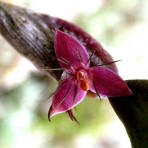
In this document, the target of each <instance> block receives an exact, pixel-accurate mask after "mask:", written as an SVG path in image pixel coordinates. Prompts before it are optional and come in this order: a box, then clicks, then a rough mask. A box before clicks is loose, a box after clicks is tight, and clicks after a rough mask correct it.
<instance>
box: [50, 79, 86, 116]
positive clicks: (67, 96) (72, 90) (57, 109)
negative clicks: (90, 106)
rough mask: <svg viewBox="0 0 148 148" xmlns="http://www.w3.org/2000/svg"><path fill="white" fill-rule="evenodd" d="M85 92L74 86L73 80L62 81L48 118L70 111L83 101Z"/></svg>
mask: <svg viewBox="0 0 148 148" xmlns="http://www.w3.org/2000/svg"><path fill="white" fill-rule="evenodd" d="M86 92H87V91H83V90H81V89H80V87H79V86H77V85H76V84H75V80H71V79H70V78H67V79H65V80H63V82H62V84H60V86H59V87H58V88H57V92H56V93H55V95H54V97H53V101H52V105H51V107H50V109H49V118H50V117H51V116H53V115H56V114H59V113H63V112H66V111H68V110H70V109H72V108H73V107H74V106H76V105H77V104H79V103H80V102H81V101H82V100H83V99H84V97H85V95H86Z"/></svg>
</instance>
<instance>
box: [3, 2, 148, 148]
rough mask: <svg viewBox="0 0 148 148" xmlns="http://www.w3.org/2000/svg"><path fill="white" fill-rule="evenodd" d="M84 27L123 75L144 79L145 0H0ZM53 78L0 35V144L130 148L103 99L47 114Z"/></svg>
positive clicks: (147, 74)
mask: <svg viewBox="0 0 148 148" xmlns="http://www.w3.org/2000/svg"><path fill="white" fill-rule="evenodd" d="M3 1H4V2H8V3H11V4H15V5H19V6H22V7H26V8H29V9H32V10H34V11H36V12H41V13H47V14H50V15H52V16H56V17H60V18H63V19H66V20H68V21H71V22H73V23H75V24H77V25H79V26H80V27H82V28H84V29H85V30H86V31H87V32H89V33H90V34H91V35H92V36H94V37H95V38H96V39H97V40H98V41H100V42H101V43H102V44H103V46H104V47H105V48H106V49H107V50H108V52H110V54H111V55H112V56H113V57H114V59H115V60H121V62H118V63H117V66H118V69H119V73H120V75H121V77H123V78H124V79H148V64H147V63H148V58H147V57H148V53H147V49H148V11H147V10H148V1H146V0H131V1H129V0H117V1H115V0H3ZM56 87H57V82H56V80H54V79H53V78H52V77H48V78H47V77H46V76H44V75H43V74H42V73H40V72H39V71H38V70H37V69H36V68H35V67H34V66H33V65H32V64H31V63H30V62H29V61H28V60H26V59H25V58H24V57H22V56H21V55H19V54H18V53H17V52H16V51H15V50H14V49H13V47H12V46H10V45H9V44H8V43H7V41H6V40H4V38H3V37H2V36H0V147H1V148H20V147H21V148H83V147H85V148H125V147H126V148H131V145H130V141H129V138H128V136H127V134H126V131H125V129H124V126H123V124H122V123H121V121H120V120H119V119H118V117H117V116H116V114H115V113H114V111H113V109H112V107H111V105H110V104H109V102H108V100H107V99H104V100H102V101H100V100H99V99H94V98H92V96H88V97H87V98H86V99H85V100H84V101H83V102H82V103H80V104H79V105H78V106H77V109H76V110H75V111H74V112H75V115H76V117H77V119H78V121H79V122H80V125H78V124H76V123H73V122H72V121H71V120H70V119H69V118H68V115H67V114H66V113H65V114H61V115H57V116H55V117H52V119H51V120H52V122H51V123H50V122H48V119H47V112H48V109H49V107H50V104H51V98H50V99H47V98H48V96H49V95H50V94H51V93H52V92H54V90H55V89H56Z"/></svg>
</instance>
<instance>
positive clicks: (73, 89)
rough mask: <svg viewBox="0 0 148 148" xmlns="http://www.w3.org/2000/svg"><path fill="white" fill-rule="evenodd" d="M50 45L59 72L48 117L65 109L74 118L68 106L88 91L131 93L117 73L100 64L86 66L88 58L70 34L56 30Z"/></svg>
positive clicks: (123, 94)
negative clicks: (55, 57) (58, 65)
mask: <svg viewBox="0 0 148 148" xmlns="http://www.w3.org/2000/svg"><path fill="white" fill-rule="evenodd" d="M54 44H55V52H56V56H57V59H58V61H59V64H60V66H61V67H62V69H63V75H62V78H61V82H60V84H59V86H58V88H57V90H56V91H55V94H54V97H53V101H52V105H51V107H50V109H49V119H50V117H51V116H54V115H56V114H59V113H63V112H68V113H69V116H70V117H71V119H72V120H75V117H74V116H73V114H72V108H73V107H75V106H76V105H78V104H79V103H80V102H81V101H82V100H83V99H84V98H85V96H86V93H87V91H88V90H90V91H92V92H94V93H96V94H97V95H98V96H99V97H100V96H106V97H119V96H126V95H131V94H132V92H131V91H130V89H129V88H128V86H127V84H126V83H125V82H124V80H122V78H121V77H120V76H119V75H118V74H117V73H115V72H113V71H112V70H110V69H108V68H106V67H104V66H103V65H99V66H94V67H90V57H89V55H88V53H87V51H86V49H85V48H84V47H83V45H82V44H81V43H80V42H79V41H78V40H77V39H75V38H74V37H72V36H70V35H69V34H67V33H65V32H62V31H59V30H56V33H55V39H54Z"/></svg>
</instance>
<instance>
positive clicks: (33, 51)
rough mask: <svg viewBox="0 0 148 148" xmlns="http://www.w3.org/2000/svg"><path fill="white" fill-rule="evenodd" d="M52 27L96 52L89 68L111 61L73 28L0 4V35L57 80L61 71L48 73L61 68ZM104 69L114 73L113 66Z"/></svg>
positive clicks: (27, 11)
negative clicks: (70, 35) (68, 34)
mask: <svg viewBox="0 0 148 148" xmlns="http://www.w3.org/2000/svg"><path fill="white" fill-rule="evenodd" d="M54 28H58V29H61V30H62V31H66V32H68V33H70V34H73V35H74V36H75V37H76V38H77V39H79V40H80V41H82V43H83V45H84V46H85V47H86V49H87V51H88V53H89V54H91V53H92V52H93V51H94V50H96V52H95V55H94V57H93V58H91V64H92V65H95V64H100V63H109V62H112V61H113V59H112V57H111V55H110V54H109V53H108V52H107V51H106V50H104V49H103V47H102V46H101V45H100V43H98V42H97V41H96V40H95V39H93V38H92V37H91V36H90V35H89V34H87V33H86V32H85V31H83V30H82V29H80V28H79V27H77V26H76V25H73V24H71V23H69V22H67V21H64V20H62V19H59V18H54V17H51V16H48V15H43V14H37V13H33V12H32V11H30V10H27V9H23V8H20V7H17V6H14V5H10V4H6V3H3V2H0V33H1V34H2V35H3V36H4V37H5V38H6V39H7V40H8V42H10V43H11V44H12V45H13V46H14V47H15V49H16V50H17V51H19V52H20V53H21V54H22V55H24V56H25V57H27V58H28V59H29V60H31V61H32V62H33V63H34V64H35V65H36V66H37V67H38V68H39V69H40V70H41V71H42V72H44V73H45V74H51V75H52V76H54V77H55V78H56V79H57V80H59V79H60V76H61V71H48V70H47V69H49V68H59V67H60V66H59V64H58V61H57V59H56V56H55V51H54V43H53V40H54ZM107 66H108V68H110V69H112V70H114V71H116V72H117V68H116V65H115V63H113V64H110V65H107Z"/></svg>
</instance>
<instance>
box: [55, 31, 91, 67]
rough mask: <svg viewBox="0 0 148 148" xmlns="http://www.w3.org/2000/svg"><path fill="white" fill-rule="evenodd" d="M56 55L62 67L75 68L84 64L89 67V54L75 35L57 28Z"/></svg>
mask: <svg viewBox="0 0 148 148" xmlns="http://www.w3.org/2000/svg"><path fill="white" fill-rule="evenodd" d="M54 44H55V49H56V56H57V58H58V61H59V63H60V65H61V67H62V68H64V69H67V70H70V68H71V67H72V68H73V69H74V70H75V69H79V68H81V67H82V65H83V66H86V67H89V64H88V58H89V55H88V53H87V51H86V49H85V48H84V47H83V45H82V44H81V43H80V42H79V41H77V40H76V39H75V38H74V37H72V36H70V35H68V34H66V33H64V32H62V31H59V30H56V33H55V40H54Z"/></svg>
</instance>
